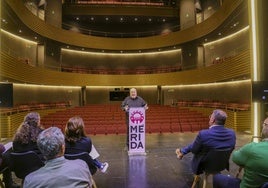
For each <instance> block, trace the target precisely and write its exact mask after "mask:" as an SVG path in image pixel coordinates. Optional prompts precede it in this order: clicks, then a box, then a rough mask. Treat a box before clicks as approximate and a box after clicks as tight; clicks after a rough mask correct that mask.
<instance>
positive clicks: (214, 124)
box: [176, 109, 236, 175]
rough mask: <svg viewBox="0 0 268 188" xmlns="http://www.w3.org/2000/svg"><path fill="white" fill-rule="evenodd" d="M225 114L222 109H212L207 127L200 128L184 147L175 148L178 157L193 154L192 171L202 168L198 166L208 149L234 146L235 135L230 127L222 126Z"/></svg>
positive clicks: (195, 172)
mask: <svg viewBox="0 0 268 188" xmlns="http://www.w3.org/2000/svg"><path fill="white" fill-rule="evenodd" d="M226 118H227V114H226V113H225V112H224V111H222V110H219V109H217V110H214V111H213V112H212V114H211V115H210V118H209V129H205V130H201V131H200V132H199V133H198V135H197V136H196V138H195V140H194V141H193V142H192V143H191V144H189V145H188V146H186V147H183V148H178V149H176V154H177V157H178V158H179V159H182V158H183V156H184V155H186V154H187V153H189V152H192V153H193V154H194V157H193V160H192V170H193V173H194V174H196V175H198V174H201V173H202V172H203V169H200V168H198V167H199V164H200V162H202V160H203V159H204V157H205V156H206V154H207V153H208V151H209V150H212V149H227V148H228V149H231V150H233V149H234V147H235V142H236V136H235V132H234V131H233V130H232V129H228V128H225V127H224V124H225V121H226Z"/></svg>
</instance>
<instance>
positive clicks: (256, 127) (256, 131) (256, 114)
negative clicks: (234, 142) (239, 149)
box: [253, 102, 260, 136]
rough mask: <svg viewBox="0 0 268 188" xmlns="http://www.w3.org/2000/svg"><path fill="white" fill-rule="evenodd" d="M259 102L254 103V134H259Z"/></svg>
mask: <svg viewBox="0 0 268 188" xmlns="http://www.w3.org/2000/svg"><path fill="white" fill-rule="evenodd" d="M258 109H259V108H258V103H257V102H254V103H253V114H254V115H253V125H254V126H253V136H258V135H259V122H260V121H259V110H258Z"/></svg>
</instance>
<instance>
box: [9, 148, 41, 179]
mask: <svg viewBox="0 0 268 188" xmlns="http://www.w3.org/2000/svg"><path fill="white" fill-rule="evenodd" d="M10 160H11V162H10V168H11V170H12V171H14V173H15V175H16V176H17V177H18V178H20V179H24V178H25V177H26V176H27V175H28V174H30V173H31V172H33V171H35V170H37V169H39V168H41V167H42V166H44V162H43V161H42V160H41V159H40V158H39V156H38V155H37V154H36V153H35V152H34V151H27V152H21V153H15V152H11V153H10Z"/></svg>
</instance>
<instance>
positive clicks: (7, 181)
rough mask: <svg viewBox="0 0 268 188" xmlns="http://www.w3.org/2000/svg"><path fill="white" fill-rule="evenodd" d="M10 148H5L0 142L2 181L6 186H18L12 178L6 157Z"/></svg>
mask: <svg viewBox="0 0 268 188" xmlns="http://www.w3.org/2000/svg"><path fill="white" fill-rule="evenodd" d="M10 151H11V150H10V149H9V148H6V147H5V145H3V144H0V170H4V169H5V170H4V171H3V182H4V183H5V187H6V188H19V187H20V186H19V185H17V184H16V183H15V182H14V181H13V178H12V174H11V170H10V169H9V168H6V167H9V158H7V156H8V155H7V154H8V153H9V152H10Z"/></svg>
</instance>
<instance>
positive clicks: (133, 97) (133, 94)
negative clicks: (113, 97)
mask: <svg viewBox="0 0 268 188" xmlns="http://www.w3.org/2000/svg"><path fill="white" fill-rule="evenodd" d="M129 95H130V97H131V98H132V99H135V98H136V97H137V90H136V88H131V89H130V91H129Z"/></svg>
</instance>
